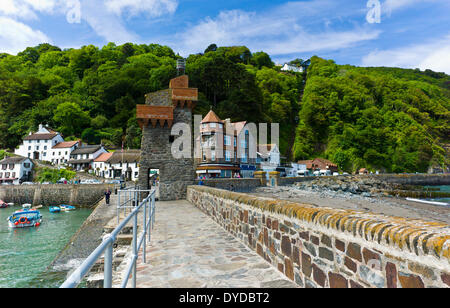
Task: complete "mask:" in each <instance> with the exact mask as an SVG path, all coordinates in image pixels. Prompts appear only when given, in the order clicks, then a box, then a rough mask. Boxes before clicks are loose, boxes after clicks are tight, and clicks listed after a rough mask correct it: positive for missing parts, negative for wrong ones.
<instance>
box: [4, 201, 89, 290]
mask: <svg viewBox="0 0 450 308" xmlns="http://www.w3.org/2000/svg"><path fill="white" fill-rule="evenodd" d="M19 209H20V208H19V207H17V206H16V207H10V208H7V209H0V288H27V287H38V288H46V287H56V286H58V285H59V284H60V283H62V282H63V281H64V278H65V276H61V275H58V274H57V273H54V274H53V275H49V276H44V277H45V279H42V277H41V279H37V277H38V276H39V274H41V273H42V272H44V271H45V270H46V269H47V267H48V266H49V265H50V263H51V262H52V261H53V260H54V259H55V258H56V256H57V255H58V254H59V252H60V251H61V250H62V249H63V248H64V246H65V245H66V244H67V242H68V241H69V239H70V238H71V237H72V235H73V234H74V233H75V232H76V231H77V230H78V229H79V228H80V226H81V225H82V224H83V222H84V221H85V220H86V218H87V217H88V216H89V215H90V213H91V212H92V210H88V209H77V210H76V211H73V212H64V213H58V214H51V213H50V212H49V211H48V208H42V209H40V210H39V211H40V212H41V214H42V216H43V217H42V225H41V226H39V227H37V228H24V229H11V228H9V227H8V223H7V221H6V219H7V218H8V217H9V216H10V215H11V214H12V213H13V212H14V211H17V210H19Z"/></svg>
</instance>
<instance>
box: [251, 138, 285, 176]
mask: <svg viewBox="0 0 450 308" xmlns="http://www.w3.org/2000/svg"><path fill="white" fill-rule="evenodd" d="M256 154H257V156H258V157H257V159H256V163H257V164H259V165H260V168H261V169H262V170H263V171H265V168H264V167H267V168H266V169H267V170H269V169H270V171H275V169H276V168H277V167H278V166H280V163H281V156H280V150H279V148H278V146H277V145H276V144H261V145H258V152H257V153H256Z"/></svg>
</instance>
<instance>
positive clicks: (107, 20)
mask: <svg viewBox="0 0 450 308" xmlns="http://www.w3.org/2000/svg"><path fill="white" fill-rule="evenodd" d="M1 2H2V3H1V5H0V16H6V17H9V18H15V19H18V20H36V19H38V16H37V13H43V14H49V15H56V14H58V15H62V16H66V15H67V14H68V12H69V10H71V9H72V8H73V7H74V4H75V3H80V6H79V7H80V8H81V15H80V16H81V20H84V21H86V22H87V23H88V24H89V26H90V27H91V28H92V29H93V30H94V31H95V33H97V35H99V36H100V37H102V38H104V39H105V40H106V41H111V42H115V43H118V44H121V43H125V42H131V41H137V40H138V39H139V37H138V35H136V34H135V33H134V32H132V31H130V30H128V29H127V27H126V25H125V24H124V21H123V20H122V15H124V14H128V15H130V16H133V15H137V14H139V13H146V14H148V15H149V16H151V17H159V16H161V15H163V14H173V13H174V12H175V11H176V9H177V7H178V1H177V0H1Z"/></svg>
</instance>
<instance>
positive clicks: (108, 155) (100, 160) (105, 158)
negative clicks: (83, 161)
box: [94, 153, 114, 163]
mask: <svg viewBox="0 0 450 308" xmlns="http://www.w3.org/2000/svg"><path fill="white" fill-rule="evenodd" d="M113 154H114V153H102V154H101V155H100V156H99V157H97V158H96V159H95V160H94V162H96V163H104V162H107V161H108V159H110V158H111V157H112V156H113Z"/></svg>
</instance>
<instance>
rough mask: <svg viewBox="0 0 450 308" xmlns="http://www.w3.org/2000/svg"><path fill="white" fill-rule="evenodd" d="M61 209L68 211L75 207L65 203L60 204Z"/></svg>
mask: <svg viewBox="0 0 450 308" xmlns="http://www.w3.org/2000/svg"><path fill="white" fill-rule="evenodd" d="M60 208H61V211H63V212H70V211H74V210H76V207H74V206H72V205H66V204H62V205H61V206H60Z"/></svg>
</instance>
